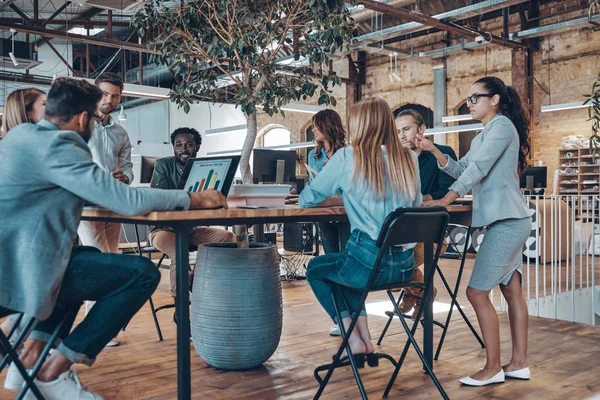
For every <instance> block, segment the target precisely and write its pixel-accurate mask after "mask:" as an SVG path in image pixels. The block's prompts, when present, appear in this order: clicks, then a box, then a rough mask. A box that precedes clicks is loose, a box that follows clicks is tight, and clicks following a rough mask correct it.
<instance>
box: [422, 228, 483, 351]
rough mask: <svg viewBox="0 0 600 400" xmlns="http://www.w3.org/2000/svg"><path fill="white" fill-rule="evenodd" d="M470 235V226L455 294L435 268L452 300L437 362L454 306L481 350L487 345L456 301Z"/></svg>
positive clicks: (438, 348) (437, 268)
mask: <svg viewBox="0 0 600 400" xmlns="http://www.w3.org/2000/svg"><path fill="white" fill-rule="evenodd" d="M470 234H471V227H470V226H469V228H468V229H467V239H466V242H465V248H464V250H463V253H462V254H461V258H462V259H461V262H460V268H459V269H458V276H457V277H456V285H455V286H454V292H452V290H451V289H450V285H449V284H448V282H447V281H446V277H445V276H444V274H443V273H442V270H441V269H440V267H439V265H436V266H435V268H436V270H437V272H438V275H439V276H440V278H441V279H442V282H443V283H444V286H445V287H446V291H447V292H448V294H449V295H450V298H451V299H452V300H451V301H450V310H449V311H448V315H447V316H446V323H445V324H444V325H443V326H442V328H443V330H442V336H441V337H440V341H439V343H438V347H437V350H436V351H435V357H434V358H433V359H434V360H437V359H438V358H439V356H440V353H441V351H442V346H443V345H444V340H445V339H446V333H447V332H448V327H449V326H450V319H451V318H452V312H453V311H454V306H456V309H457V310H458V312H459V313H460V315H461V316H462V318H463V320H464V321H465V323H466V324H467V326H468V327H469V329H470V330H471V333H473V336H475V339H477V341H478V342H479V344H480V345H481V348H485V344H484V343H483V340H482V339H481V337H480V336H479V334H478V333H477V331H476V330H475V328H474V327H473V325H472V324H471V321H469V318H468V317H467V316H466V315H465V313H464V311H463V309H462V307H461V306H460V304H459V303H458V301H457V299H456V298H457V296H458V290H459V288H460V282H461V279H462V274H463V270H464V267H465V261H466V259H467V257H466V255H467V249H468V248H469V237H470V236H471V235H470Z"/></svg>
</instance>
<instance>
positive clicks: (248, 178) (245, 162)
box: [240, 112, 257, 184]
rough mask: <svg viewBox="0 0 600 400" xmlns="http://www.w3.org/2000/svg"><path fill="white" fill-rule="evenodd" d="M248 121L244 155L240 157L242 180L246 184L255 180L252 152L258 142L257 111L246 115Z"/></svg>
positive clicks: (243, 148)
mask: <svg viewBox="0 0 600 400" xmlns="http://www.w3.org/2000/svg"><path fill="white" fill-rule="evenodd" d="M246 123H247V126H248V131H247V133H246V140H245V141H244V146H243V147H242V157H241V158H240V172H241V173H242V181H243V182H244V184H251V183H253V181H252V174H251V173H250V155H251V154H252V149H253V148H254V143H255V142H256V134H257V129H256V126H257V123H256V112H253V113H252V114H251V115H247V116H246Z"/></svg>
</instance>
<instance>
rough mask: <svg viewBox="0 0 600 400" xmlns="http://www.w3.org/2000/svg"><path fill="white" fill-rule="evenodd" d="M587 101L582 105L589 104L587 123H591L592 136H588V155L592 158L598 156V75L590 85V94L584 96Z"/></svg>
mask: <svg viewBox="0 0 600 400" xmlns="http://www.w3.org/2000/svg"><path fill="white" fill-rule="evenodd" d="M585 97H587V100H586V101H585V102H584V103H583V104H589V105H590V107H589V108H588V116H589V118H588V121H592V135H591V136H590V153H591V154H593V155H594V156H598V155H599V154H600V74H598V78H596V81H594V83H593V84H592V93H591V94H586V95H585Z"/></svg>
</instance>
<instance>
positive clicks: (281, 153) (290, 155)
mask: <svg viewBox="0 0 600 400" xmlns="http://www.w3.org/2000/svg"><path fill="white" fill-rule="evenodd" d="M278 160H283V161H284V171H283V182H291V181H292V180H294V179H295V178H296V151H295V150H269V149H254V157H253V161H252V176H253V177H254V182H255V183H258V182H275V181H276V180H277V161H278Z"/></svg>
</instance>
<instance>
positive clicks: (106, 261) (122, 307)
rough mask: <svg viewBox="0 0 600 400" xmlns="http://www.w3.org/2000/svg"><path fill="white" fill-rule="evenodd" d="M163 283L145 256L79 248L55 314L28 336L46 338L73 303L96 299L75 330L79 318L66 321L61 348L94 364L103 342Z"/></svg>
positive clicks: (66, 354) (77, 359)
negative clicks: (74, 324)
mask: <svg viewBox="0 0 600 400" xmlns="http://www.w3.org/2000/svg"><path fill="white" fill-rule="evenodd" d="M159 281H160V273H159V272H158V270H157V269H156V266H155V265H154V264H153V263H152V262H151V261H150V260H148V259H147V258H145V257H139V256H128V255H121V254H110V253H101V252H100V251H99V250H98V249H95V248H93V247H85V246H75V247H74V248H73V252H72V254H71V260H70V261H69V265H68V266H67V270H66V272H65V275H64V277H63V281H62V286H61V288H60V292H59V294H58V299H57V301H56V306H55V308H54V311H53V312H52V315H50V317H49V318H48V319H46V320H44V321H40V322H39V323H38V324H37V326H36V327H35V329H34V330H33V332H32V333H31V335H30V336H29V337H30V339H34V340H39V341H42V342H47V341H48V340H49V339H50V336H51V334H52V332H53V331H54V329H55V327H56V326H57V325H58V324H59V323H60V321H61V320H62V319H63V318H64V317H65V315H67V314H68V313H69V312H70V311H72V310H73V307H80V306H81V304H82V303H83V302H84V301H85V300H95V301H96V305H95V306H94V308H92V309H91V311H90V312H89V314H88V315H87V316H86V317H85V319H84V320H83V321H82V322H81V323H80V324H79V325H77V327H76V328H75V329H74V330H73V331H72V332H71V333H70V334H69V331H70V330H71V327H72V325H73V322H74V319H75V318H74V317H75V316H74V315H73V318H72V320H69V321H68V322H67V324H66V326H65V328H64V329H63V331H62V332H61V333H59V337H60V338H61V339H63V340H62V343H60V344H59V345H58V347H57V349H56V350H57V351H58V352H59V353H60V354H61V355H63V356H64V357H66V358H68V359H69V360H71V361H72V362H74V363H82V364H86V365H92V364H93V363H94V361H95V359H96V356H97V355H98V354H99V353H100V351H102V349H103V348H104V346H106V344H107V343H108V342H109V341H110V340H112V338H114V337H115V336H116V335H117V333H119V331H120V330H121V328H123V327H124V326H125V324H126V323H128V322H129V320H130V319H131V318H132V317H133V316H134V315H135V314H136V313H137V312H138V310H139V309H140V308H141V307H142V306H143V305H144V303H146V301H148V299H149V298H150V296H151V295H152V293H154V291H155V290H156V287H157V286H158V283H159ZM73 314H74V313H73Z"/></svg>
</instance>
